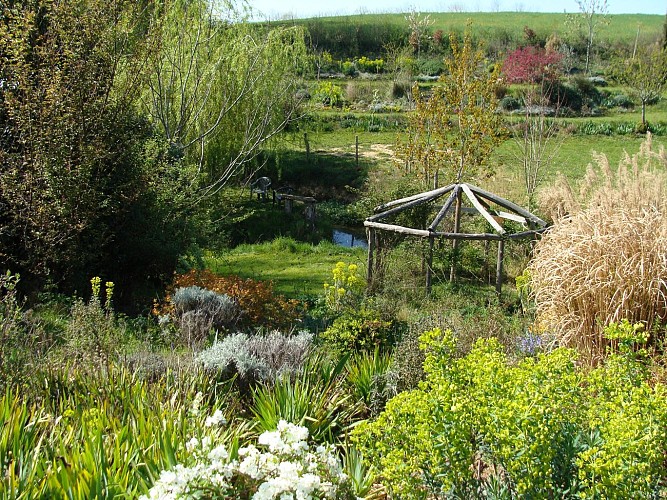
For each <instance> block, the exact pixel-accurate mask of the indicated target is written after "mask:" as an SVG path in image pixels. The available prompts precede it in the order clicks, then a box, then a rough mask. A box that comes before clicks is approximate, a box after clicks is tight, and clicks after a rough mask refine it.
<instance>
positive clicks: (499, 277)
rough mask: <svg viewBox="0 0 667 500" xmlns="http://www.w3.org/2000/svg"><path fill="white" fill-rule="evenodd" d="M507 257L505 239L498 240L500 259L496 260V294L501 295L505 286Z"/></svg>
mask: <svg viewBox="0 0 667 500" xmlns="http://www.w3.org/2000/svg"><path fill="white" fill-rule="evenodd" d="M504 258H505V240H499V241H498V260H497V262H496V294H498V296H500V292H501V291H502V288H503V259H504Z"/></svg>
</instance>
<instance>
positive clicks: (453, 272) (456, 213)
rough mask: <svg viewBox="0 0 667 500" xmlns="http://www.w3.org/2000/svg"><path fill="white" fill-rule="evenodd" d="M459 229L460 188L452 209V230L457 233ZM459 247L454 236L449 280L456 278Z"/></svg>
mask: <svg viewBox="0 0 667 500" xmlns="http://www.w3.org/2000/svg"><path fill="white" fill-rule="evenodd" d="M460 230H461V190H459V191H457V193H456V207H455V209H454V232H455V233H458V232H459V231H460ZM458 249H459V240H458V238H454V242H453V243H452V250H453V252H452V259H453V260H452V267H451V268H450V269H449V281H454V279H456V264H457V262H456V261H457V260H458V257H457V256H456V252H457V250H458Z"/></svg>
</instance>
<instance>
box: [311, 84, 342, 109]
mask: <svg viewBox="0 0 667 500" xmlns="http://www.w3.org/2000/svg"><path fill="white" fill-rule="evenodd" d="M313 99H314V100H316V101H317V102H319V103H322V104H324V105H325V106H331V107H332V108H335V107H340V106H342V105H343V102H344V100H345V96H344V95H343V89H342V88H340V86H338V85H336V84H335V83H333V82H320V83H319V85H318V86H317V88H316V89H315V92H313Z"/></svg>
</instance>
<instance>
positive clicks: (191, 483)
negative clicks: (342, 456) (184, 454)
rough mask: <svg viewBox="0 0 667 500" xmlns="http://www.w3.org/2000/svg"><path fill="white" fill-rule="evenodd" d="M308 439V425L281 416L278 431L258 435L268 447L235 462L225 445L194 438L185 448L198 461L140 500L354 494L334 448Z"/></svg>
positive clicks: (284, 499)
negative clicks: (298, 424)
mask: <svg viewBox="0 0 667 500" xmlns="http://www.w3.org/2000/svg"><path fill="white" fill-rule="evenodd" d="M221 416H222V415H221V414H220V415H217V416H216V414H214V415H213V416H212V417H208V418H207V420H206V423H207V426H210V425H217V424H219V423H220V422H221V420H220V417H221ZM209 419H212V420H209ZM209 422H211V423H210V424H209ZM307 439H308V429H306V428H305V427H300V426H297V425H294V424H291V423H288V422H285V421H284V420H281V421H280V422H279V423H278V428H277V429H276V430H275V431H273V432H268V431H267V432H264V433H263V434H262V435H261V436H259V439H258V445H259V446H262V447H265V448H268V449H267V450H265V451H261V450H260V449H258V448H256V447H255V446H253V445H249V446H247V447H245V448H241V449H239V451H238V458H236V459H233V460H232V459H230V456H229V453H228V452H227V450H226V449H225V447H224V446H223V445H218V446H215V447H214V446H213V443H212V441H211V439H210V438H208V437H204V438H202V439H201V440H199V439H197V438H192V439H191V440H190V441H188V442H187V443H186V449H187V450H188V452H189V453H190V454H191V455H190V458H191V459H192V460H191V461H192V462H193V465H191V466H189V467H186V466H184V465H181V464H178V465H177V466H176V467H174V468H173V469H171V470H168V471H162V473H161V474H160V478H159V479H158V480H157V481H156V483H155V485H154V486H153V488H151V490H150V491H149V492H148V495H147V496H143V497H141V499H140V500H149V499H161V500H168V499H194V498H201V496H202V494H203V493H204V492H206V494H207V497H208V496H209V495H210V493H211V492H215V493H216V495H219V496H221V497H223V498H224V497H229V496H235V497H239V496H241V494H242V496H243V497H251V498H253V499H256V500H265V499H276V498H277V499H280V500H288V499H291V500H306V499H319V498H347V497H351V494H350V493H349V491H348V490H349V480H348V477H347V475H346V474H345V473H344V472H343V471H342V468H341V464H340V461H339V460H338V458H337V457H336V454H335V450H334V448H333V446H331V445H328V446H318V447H316V448H315V449H311V447H310V446H309V445H308V443H307ZM251 494H252V496H251ZM216 495H213V496H216Z"/></svg>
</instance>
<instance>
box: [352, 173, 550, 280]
mask: <svg viewBox="0 0 667 500" xmlns="http://www.w3.org/2000/svg"><path fill="white" fill-rule="evenodd" d="M445 195H449V196H448V197H447V200H446V201H445V203H444V204H443V205H442V208H441V209H440V210H439V212H438V214H437V215H436V216H435V219H433V221H432V222H431V224H429V226H428V227H427V229H415V228H410V227H404V226H398V225H394V224H387V223H385V222H382V221H383V220H384V219H386V218H388V217H390V216H392V215H395V214H397V213H400V212H403V211H405V210H409V209H411V208H414V207H416V206H419V205H423V204H425V203H430V202H435V201H436V200H437V199H438V198H441V197H444V196H445ZM464 199H465V200H467V201H468V202H469V203H470V206H464ZM491 203H493V204H495V205H496V206H497V208H492V207H491V205H490V204H491ZM374 212H375V214H374V215H372V216H370V217H368V218H367V219H366V220H365V221H364V226H365V227H366V235H367V237H368V274H367V279H368V282H369V283H371V281H372V279H373V276H374V272H375V268H374V266H375V259H374V254H375V252H376V251H377V246H378V238H377V233H376V231H377V230H383V231H392V232H395V233H402V234H408V235H411V236H418V237H420V238H428V240H429V253H428V257H427V259H428V261H427V265H426V290H427V291H428V292H430V290H431V281H432V264H433V244H434V242H435V240H436V238H444V239H450V240H453V241H454V247H455V248H456V246H457V245H458V241H459V240H484V241H498V258H497V261H496V292H497V293H500V290H501V287H502V271H503V259H504V252H505V242H506V241H508V240H515V239H521V238H528V237H531V236H535V235H537V234H540V233H542V232H544V231H545V230H546V229H547V223H546V222H545V221H543V220H542V219H540V218H539V217H537V216H536V215H534V214H532V213H530V212H529V211H528V210H525V209H523V208H521V207H520V206H518V205H516V204H514V203H512V202H511V201H508V200H506V199H504V198H501V197H499V196H496V195H494V194H492V193H489V192H487V191H485V190H483V189H480V188H478V187H476V186H473V185H471V184H467V183H465V182H464V183H457V184H450V185H449V186H445V187H442V188H437V189H434V190H432V191H427V192H425V193H419V194H416V195H413V196H409V197H407V198H401V199H400V200H394V201H390V202H388V203H385V204H384V205H380V206H379V207H376V208H375V210H374ZM450 212H453V215H454V231H453V232H443V231H438V226H439V225H440V223H441V222H442V221H443V220H444V219H445V217H446V216H447V215H448V214H449V213H450ZM462 213H469V214H473V215H475V214H478V215H481V216H482V217H483V218H484V219H485V220H486V221H487V222H488V223H489V224H490V225H491V227H492V228H493V230H494V232H493V233H478V234H473V233H462V232H460V227H461V214H462ZM503 219H506V220H511V221H515V222H519V223H521V224H523V225H524V227H526V228H527V230H525V231H521V232H517V233H508V232H507V231H505V229H504V228H503V227H502V225H501V224H500V222H501V221H502V220H503ZM453 278H454V270H453V269H452V272H451V274H450V279H453Z"/></svg>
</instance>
